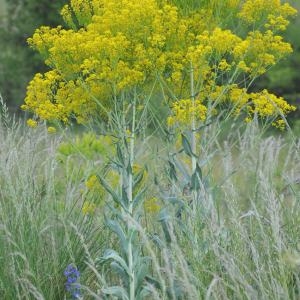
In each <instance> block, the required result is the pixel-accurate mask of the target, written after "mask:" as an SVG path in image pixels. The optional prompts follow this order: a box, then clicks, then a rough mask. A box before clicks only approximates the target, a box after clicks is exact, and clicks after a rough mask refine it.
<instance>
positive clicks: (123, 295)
mask: <svg viewBox="0 0 300 300" xmlns="http://www.w3.org/2000/svg"><path fill="white" fill-rule="evenodd" d="M101 291H102V293H103V294H106V295H113V296H116V297H118V299H122V300H129V298H128V294H127V292H126V290H125V289H124V288H122V287H121V286H111V287H107V288H103V289H102V290H101Z"/></svg>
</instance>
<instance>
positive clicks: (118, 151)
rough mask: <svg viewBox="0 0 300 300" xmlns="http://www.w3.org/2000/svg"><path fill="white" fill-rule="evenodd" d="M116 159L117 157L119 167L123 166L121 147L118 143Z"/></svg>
mask: <svg viewBox="0 0 300 300" xmlns="http://www.w3.org/2000/svg"><path fill="white" fill-rule="evenodd" d="M117 157H118V159H119V161H120V163H121V165H122V166H125V161H124V157H123V154H122V150H121V147H120V144H119V143H117Z"/></svg>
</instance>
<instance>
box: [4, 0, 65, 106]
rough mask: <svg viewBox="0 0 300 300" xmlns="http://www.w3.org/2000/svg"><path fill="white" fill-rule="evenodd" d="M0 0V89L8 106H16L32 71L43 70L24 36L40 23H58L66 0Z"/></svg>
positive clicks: (50, 24)
mask: <svg viewBox="0 0 300 300" xmlns="http://www.w3.org/2000/svg"><path fill="white" fill-rule="evenodd" d="M0 2H1V6H0V8H2V13H0V15H2V19H1V21H0V22H1V24H0V39H1V42H2V43H1V51H0V92H1V94H2V96H3V98H4V99H5V100H6V101H7V103H8V105H9V106H10V107H11V106H13V107H17V106H18V105H19V104H20V103H22V101H23V99H24V97H25V91H26V86H27V84H28V82H29V80H30V79H31V78H32V76H33V74H35V73H36V72H43V71H45V66H44V64H43V63H42V60H41V58H40V56H39V55H37V54H36V53H35V52H34V51H32V50H31V49H30V48H29V47H28V45H27V39H28V38H29V37H30V36H32V34H33V32H34V30H35V29H36V28H37V27H39V26H41V25H49V26H56V25H58V24H60V23H61V22H62V20H61V17H60V14H59V10H60V9H61V7H62V6H63V4H64V3H65V2H66V1H64V0H57V1H47V0H0ZM4 9H5V12H4ZM4 14H5V18H4Z"/></svg>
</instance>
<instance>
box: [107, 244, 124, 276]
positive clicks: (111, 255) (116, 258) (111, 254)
mask: <svg viewBox="0 0 300 300" xmlns="http://www.w3.org/2000/svg"><path fill="white" fill-rule="evenodd" d="M101 259H102V260H103V261H107V260H111V259H112V260H114V261H116V262H117V263H118V264H119V265H120V267H122V268H123V269H124V271H125V272H126V273H127V274H128V276H130V272H129V269H128V266H127V264H126V262H125V260H124V259H123V258H122V257H121V256H120V255H119V253H118V252H116V251H115V250H112V249H106V250H105V252H104V254H103V256H102V257H101Z"/></svg>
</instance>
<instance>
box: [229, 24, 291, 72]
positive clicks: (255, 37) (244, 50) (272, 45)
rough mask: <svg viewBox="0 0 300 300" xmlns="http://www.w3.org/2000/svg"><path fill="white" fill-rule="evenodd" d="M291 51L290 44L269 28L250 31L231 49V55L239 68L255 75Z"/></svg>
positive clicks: (264, 70)
mask: <svg viewBox="0 0 300 300" xmlns="http://www.w3.org/2000/svg"><path fill="white" fill-rule="evenodd" d="M291 52H292V48H291V45H290V44H289V43H286V42H283V38H282V37H281V36H279V35H274V34H273V32H272V31H271V30H267V31H266V32H264V33H262V32H260V31H257V30H256V31H252V32H250V33H249V34H248V36H247V37H246V39H245V40H243V41H242V42H240V43H238V44H237V45H236V46H235V48H234V49H233V55H234V58H235V60H236V62H237V66H238V68H239V69H240V70H242V71H244V72H246V73H249V74H250V75H251V76H252V77H257V76H258V75H261V74H263V73H265V72H266V71H267V69H268V68H269V67H271V66H273V65H274V64H275V63H276V62H277V61H278V60H280V59H281V58H283V57H284V56H286V55H287V54H289V53H291Z"/></svg>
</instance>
